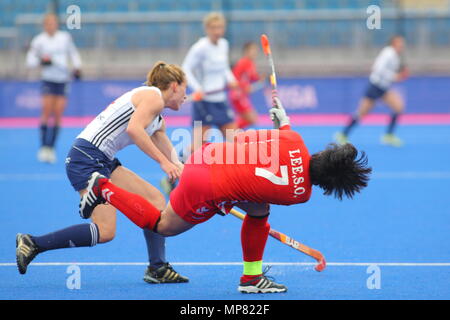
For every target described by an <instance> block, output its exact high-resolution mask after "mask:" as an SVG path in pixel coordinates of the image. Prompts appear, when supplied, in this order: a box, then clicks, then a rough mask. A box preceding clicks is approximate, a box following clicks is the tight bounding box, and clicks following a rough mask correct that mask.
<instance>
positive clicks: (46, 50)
mask: <svg viewBox="0 0 450 320" xmlns="http://www.w3.org/2000/svg"><path fill="white" fill-rule="evenodd" d="M43 26H44V32H42V33H40V34H38V35H37V36H36V37H34V38H33V40H32V41H31V45H30V49H29V51H28V54H27V66H28V67H29V68H35V67H39V66H40V67H41V79H42V84H41V93H42V114H41V119H40V135H41V148H40V149H39V152H38V155H37V158H38V160H39V161H41V162H48V163H54V162H56V154H55V143H56V138H57V136H58V132H59V128H60V125H61V118H62V116H63V113H64V109H65V107H66V101H67V99H66V94H67V91H68V82H69V81H70V78H71V72H70V69H69V65H68V60H70V62H71V63H72V66H73V68H74V70H73V73H72V74H73V77H74V78H75V79H77V80H78V79H80V77H81V71H80V68H81V59H80V55H79V53H78V51H77V49H76V47H75V45H74V43H73V41H72V37H71V35H70V34H69V33H68V32H66V31H61V30H58V17H57V16H56V15H55V14H47V15H46V16H45V17H44V21H43Z"/></svg>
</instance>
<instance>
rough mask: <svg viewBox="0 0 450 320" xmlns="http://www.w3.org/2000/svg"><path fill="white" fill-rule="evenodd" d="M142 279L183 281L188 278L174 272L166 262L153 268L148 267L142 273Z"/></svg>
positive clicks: (157, 281)
mask: <svg viewBox="0 0 450 320" xmlns="http://www.w3.org/2000/svg"><path fill="white" fill-rule="evenodd" d="M144 281H145V282H147V283H184V282H189V278H187V277H184V276H182V275H181V274H179V273H178V272H176V271H175V270H174V269H173V267H172V266H171V265H170V264H169V263H168V262H166V263H164V265H162V266H161V267H159V268H157V269H155V268H152V267H150V266H149V267H148V268H147V270H146V271H145V274H144Z"/></svg>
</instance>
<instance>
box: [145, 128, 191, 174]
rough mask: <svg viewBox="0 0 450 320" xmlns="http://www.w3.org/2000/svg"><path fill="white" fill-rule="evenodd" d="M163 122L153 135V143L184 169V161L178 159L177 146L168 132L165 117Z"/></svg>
mask: <svg viewBox="0 0 450 320" xmlns="http://www.w3.org/2000/svg"><path fill="white" fill-rule="evenodd" d="M162 121H163V123H162V125H161V128H160V129H159V130H157V131H156V132H155V133H154V134H153V135H152V137H151V139H152V141H153V143H154V144H155V145H156V146H157V147H158V149H159V151H161V152H162V153H163V154H164V155H165V156H166V158H167V159H169V160H170V161H171V162H172V163H173V164H174V165H176V166H177V167H178V168H180V170H183V167H184V165H183V163H181V162H180V160H179V159H178V156H177V153H176V151H175V148H174V147H173V144H172V141H170V139H169V137H168V136H167V133H166V122H165V120H164V119H163V120H162Z"/></svg>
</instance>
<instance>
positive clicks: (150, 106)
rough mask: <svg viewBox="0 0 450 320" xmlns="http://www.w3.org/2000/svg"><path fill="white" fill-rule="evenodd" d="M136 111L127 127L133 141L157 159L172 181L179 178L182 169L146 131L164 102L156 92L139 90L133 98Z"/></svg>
mask: <svg viewBox="0 0 450 320" xmlns="http://www.w3.org/2000/svg"><path fill="white" fill-rule="evenodd" d="M132 102H133V104H134V106H135V108H136V111H135V112H134V113H133V115H132V116H131V119H130V122H129V124H128V127H127V133H128V135H129V136H130V138H131V139H132V140H133V142H134V143H135V144H136V145H137V146H138V148H139V149H141V150H142V151H143V152H144V153H145V154H146V155H148V156H149V157H151V158H152V159H154V160H155V161H157V162H158V163H159V164H160V166H161V169H163V171H164V172H165V173H166V174H167V175H168V177H169V179H170V180H171V181H173V180H175V179H177V178H179V176H180V174H181V172H180V169H179V168H178V167H177V166H175V165H174V164H173V163H172V162H170V160H169V159H168V158H167V157H166V156H165V155H164V153H162V152H161V151H160V150H159V149H158V147H157V146H156V145H155V144H154V143H153V141H152V139H151V138H150V137H149V136H148V134H147V133H146V131H145V128H147V127H148V126H149V125H150V123H151V122H152V121H153V119H154V118H155V117H157V116H158V115H159V114H160V113H161V111H162V110H163V108H164V102H163V100H162V99H161V97H160V96H159V95H158V94H157V93H155V92H149V91H143V92H137V93H135V94H134V96H133V98H132Z"/></svg>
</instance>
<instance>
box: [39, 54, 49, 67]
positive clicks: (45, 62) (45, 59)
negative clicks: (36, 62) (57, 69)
mask: <svg viewBox="0 0 450 320" xmlns="http://www.w3.org/2000/svg"><path fill="white" fill-rule="evenodd" d="M51 64H52V59H51V58H50V57H49V56H43V57H42V58H41V66H44V67H46V66H49V65H51Z"/></svg>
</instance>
